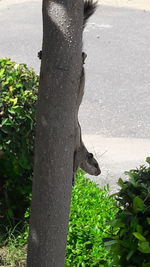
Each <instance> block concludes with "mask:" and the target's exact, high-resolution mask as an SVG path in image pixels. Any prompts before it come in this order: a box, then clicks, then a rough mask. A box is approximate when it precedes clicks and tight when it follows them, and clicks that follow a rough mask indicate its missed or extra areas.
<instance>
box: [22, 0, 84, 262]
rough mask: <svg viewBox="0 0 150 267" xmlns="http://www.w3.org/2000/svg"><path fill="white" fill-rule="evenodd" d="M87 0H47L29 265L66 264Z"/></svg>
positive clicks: (44, 16)
mask: <svg viewBox="0 0 150 267" xmlns="http://www.w3.org/2000/svg"><path fill="white" fill-rule="evenodd" d="M82 25H83V0H76V1H75V0H43V47H42V62H41V71H40V86H39V99H38V108H37V129H36V145H35V146H36V149H35V164H34V178H33V191H32V192H33V199H32V206H31V220H30V231H29V241H28V256H27V266H28V267H54V266H56V267H63V266H64V260H65V246H66V237H67V228H68V217H69V206H70V197H71V187H72V173H73V156H74V140H75V137H74V134H75V131H74V120H75V119H74V116H75V115H74V114H75V108H76V97H77V88H78V84H79V79H80V73H81V68H82V57H81V54H82V29H83V28H82Z"/></svg>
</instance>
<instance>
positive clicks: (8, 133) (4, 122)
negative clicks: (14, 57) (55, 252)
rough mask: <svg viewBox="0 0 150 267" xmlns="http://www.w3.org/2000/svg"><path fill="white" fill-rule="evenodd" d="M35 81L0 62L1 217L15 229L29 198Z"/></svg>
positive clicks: (29, 72) (31, 75) (20, 68)
mask: <svg viewBox="0 0 150 267" xmlns="http://www.w3.org/2000/svg"><path fill="white" fill-rule="evenodd" d="M37 88H38V77H37V75H36V74H35V73H34V72H33V71H32V70H29V69H28V68H27V66H26V65H24V64H16V63H15V62H12V61H11V60H9V59H0V217H1V221H2V222H5V225H7V224H8V223H10V224H12V225H15V224H16V223H17V222H18V221H20V219H22V218H23V216H24V212H25V211H26V208H27V207H28V206H29V202H30V197H31V177H32V172H33V171H32V170H33V144H34V136H35V134H34V129H35V110H36V107H35V103H36V100H37Z"/></svg>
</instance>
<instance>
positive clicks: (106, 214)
mask: <svg viewBox="0 0 150 267" xmlns="http://www.w3.org/2000/svg"><path fill="white" fill-rule="evenodd" d="M116 211H117V209H116V207H115V204H114V199H113V198H112V197H110V196H109V194H108V190H107V188H105V189H104V190H102V189H100V188H98V186H97V185H96V184H95V183H94V182H91V181H90V180H89V179H86V178H84V176H83V173H82V172H81V171H80V172H78V177H77V181H76V184H75V186H74V188H73V192H72V202H71V213H70V221H69V232H68V244H67V254H66V266H68V267H73V266H76V267H80V266H81V267H84V266H86V267H88V266H89V267H92V266H95V267H99V266H101V267H102V266H110V261H111V258H110V256H109V253H108V251H107V250H106V249H105V246H104V242H103V238H106V237H108V235H110V233H112V231H113V228H112V227H111V226H110V223H109V222H110V221H111V220H112V219H113V218H114V215H115V213H116Z"/></svg>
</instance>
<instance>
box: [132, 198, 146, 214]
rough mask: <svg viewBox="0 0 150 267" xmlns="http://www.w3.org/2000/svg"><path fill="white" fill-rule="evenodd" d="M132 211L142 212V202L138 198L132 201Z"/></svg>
mask: <svg viewBox="0 0 150 267" xmlns="http://www.w3.org/2000/svg"><path fill="white" fill-rule="evenodd" d="M133 209H134V210H135V211H142V210H143V209H144V201H143V200H142V199H141V198H140V197H138V196H136V197H135V198H134V199H133Z"/></svg>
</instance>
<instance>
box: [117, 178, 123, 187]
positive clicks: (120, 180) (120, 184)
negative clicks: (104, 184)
mask: <svg viewBox="0 0 150 267" xmlns="http://www.w3.org/2000/svg"><path fill="white" fill-rule="evenodd" d="M117 184H118V185H119V186H120V187H121V188H123V187H124V182H123V180H122V179H121V178H119V180H118V182H117Z"/></svg>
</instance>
